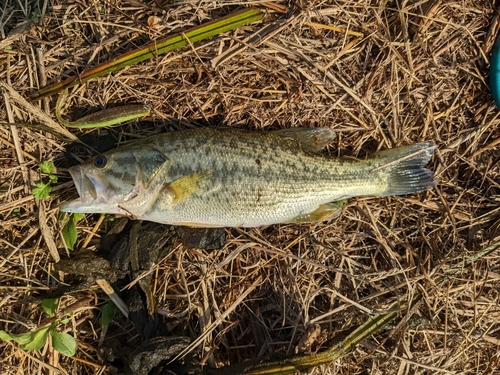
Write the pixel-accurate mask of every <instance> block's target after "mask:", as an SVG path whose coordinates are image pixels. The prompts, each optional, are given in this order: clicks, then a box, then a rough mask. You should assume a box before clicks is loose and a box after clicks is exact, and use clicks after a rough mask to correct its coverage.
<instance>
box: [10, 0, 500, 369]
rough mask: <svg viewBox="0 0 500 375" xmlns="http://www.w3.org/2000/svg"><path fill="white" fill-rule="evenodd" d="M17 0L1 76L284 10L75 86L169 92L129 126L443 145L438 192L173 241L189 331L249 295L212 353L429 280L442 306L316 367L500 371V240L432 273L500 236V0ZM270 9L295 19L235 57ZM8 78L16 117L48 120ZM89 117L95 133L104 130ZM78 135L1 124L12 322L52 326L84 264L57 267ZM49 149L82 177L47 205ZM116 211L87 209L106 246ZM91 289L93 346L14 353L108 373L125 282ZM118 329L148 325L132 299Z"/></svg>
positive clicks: (44, 363)
mask: <svg viewBox="0 0 500 375" xmlns="http://www.w3.org/2000/svg"><path fill="white" fill-rule="evenodd" d="M2 4H3V5H0V7H1V9H0V33H1V35H0V37H1V38H2V41H0V44H1V47H2V49H1V52H0V80H1V81H2V82H3V83H4V84H6V85H7V86H9V87H11V88H12V89H13V90H15V92H17V93H19V94H21V95H23V96H24V97H27V94H28V93H29V91H30V89H33V88H39V87H41V86H43V85H44V83H45V82H46V81H48V82H51V81H57V80H60V79H61V78H65V77H68V76H70V75H74V74H76V73H78V72H82V71H84V70H85V69H87V68H88V67H93V66H96V65H97V64H99V63H101V62H104V61H106V60H108V59H110V58H112V57H113V56H117V55H118V54H120V53H123V52H125V51H128V50H130V49H132V48H134V47H136V46H139V45H141V44H143V43H146V42H148V41H150V40H152V39H155V38H158V37H161V36H163V35H165V34H168V33H174V32H178V31H182V30H185V29H187V28H189V27H193V26H196V25H199V24H200V23H201V22H204V21H208V20H211V19H215V18H218V17H221V16H223V15H225V14H227V13H229V12H231V11H233V10H236V9H240V8H241V7H245V6H250V5H253V6H258V7H261V8H262V9H263V10H265V11H266V12H267V16H266V18H265V19H264V20H263V21H262V22H260V23H257V24H254V25H252V26H247V27H244V28H241V29H239V30H237V31H235V32H230V33H227V34H224V35H222V36H219V37H217V38H213V39H210V40H208V41H204V42H201V43H198V44H196V45H195V46H194V48H195V51H194V50H193V48H190V47H185V48H183V49H181V50H178V51H175V52H173V53H170V54H167V55H165V56H160V57H158V58H155V59H152V60H149V61H146V62H143V63H141V64H138V65H136V66H132V67H128V68H126V69H124V70H122V71H119V72H116V73H113V74H111V75H108V76H106V77H103V78H99V79H95V80H92V81H90V82H88V83H86V84H84V85H81V86H79V87H78V88H77V89H74V90H72V92H71V94H72V96H71V99H70V101H69V103H68V104H67V106H66V110H67V112H69V113H71V114H72V115H73V116H75V117H77V116H81V115H83V114H85V113H86V112H91V111H95V110H96V109H99V108H103V107H105V106H108V105H109V106H111V105H114V104H116V103H133V102H134V103H136V102H140V103H143V102H149V103H151V104H152V106H153V108H154V111H153V113H152V114H151V116H150V117H149V118H147V119H146V122H131V123H129V124H127V125H125V126H122V127H118V128H113V129H109V130H101V132H108V133H109V132H110V133H112V134H115V135H116V136H117V137H119V138H120V140H126V139H131V138H137V137H142V136H145V135H149V134H153V133H158V132H164V131H170V130H177V129H184V128H187V127H191V126H195V127H197V126H207V125H210V126H218V125H225V126H236V127H241V128H247V129H278V128H288V127H319V126H329V127H331V128H333V129H337V130H339V133H338V134H339V137H338V139H337V140H336V141H335V142H334V143H333V144H332V145H331V146H329V148H328V150H327V151H328V152H330V153H331V154H335V155H348V156H355V157H364V156H365V155H367V154H368V153H371V152H373V151H374V150H376V149H378V148H389V147H395V146H398V145H403V144H411V143H415V142H419V141H423V140H431V141H434V142H435V143H436V144H437V146H438V150H437V152H436V154H435V156H434V157H433V159H432V161H431V163H430V168H432V169H433V170H434V171H435V172H436V175H437V177H438V178H439V180H440V184H439V185H438V186H437V187H436V188H435V189H433V190H431V191H428V192H425V193H421V194H418V195H414V196H404V197H390V198H360V199H351V200H350V201H349V204H348V205H347V206H346V207H345V208H344V210H343V213H342V215H341V217H340V218H338V219H335V220H331V221H329V222H328V221H327V222H324V223H320V224H315V225H276V226H271V227H267V228H258V229H244V230H238V229H231V230H228V231H227V234H228V241H227V244H226V246H225V247H224V248H223V249H222V250H217V251H200V250H196V251H195V250H191V249H188V248H185V247H183V246H180V247H179V249H178V250H177V251H176V252H175V253H174V254H173V255H172V256H171V257H170V258H168V259H164V260H162V261H161V262H160V263H159V264H158V265H157V266H156V267H155V269H154V272H155V275H156V284H155V291H156V292H155V297H156V300H157V307H158V309H159V310H160V311H161V312H162V313H163V315H162V318H161V319H162V322H161V323H162V324H164V325H165V326H166V327H168V330H169V331H170V332H171V334H172V335H179V334H184V335H190V336H191V337H192V338H193V339H194V338H196V337H198V336H199V335H200V334H201V331H202V330H204V329H205V328H206V327H207V324H204V323H203V322H200V317H201V315H202V313H203V311H205V310H206V311H208V313H209V314H208V315H209V317H208V319H209V320H211V321H213V320H215V319H217V317H218V316H219V315H220V314H221V313H223V312H225V311H227V309H228V308H229V307H231V308H232V309H233V311H232V312H231V313H230V314H229V315H228V317H227V318H226V319H224V321H223V322H222V323H221V324H219V325H218V326H217V327H216V328H215V330H214V331H213V332H211V333H210V335H209V336H207V339H206V340H205V341H204V342H203V345H202V346H200V347H198V348H196V349H195V351H194V352H193V354H194V355H195V357H198V358H199V359H204V358H205V356H206V355H207V353H209V351H210V350H213V353H212V356H211V357H209V362H210V363H214V364H216V365H218V366H220V365H225V364H228V363H236V362H239V361H242V360H245V359H249V358H254V357H255V356H256V355H258V354H261V355H262V354H269V353H272V352H280V353H288V354H293V353H295V348H296V346H297V345H298V343H299V341H300V339H301V337H303V336H304V334H305V333H306V332H307V331H308V329H309V328H310V327H314V326H315V325H316V324H319V326H320V333H319V336H318V338H317V339H316V340H315V341H314V342H313V344H312V347H311V348H310V349H311V350H312V351H313V352H314V351H317V350H320V349H321V348H325V346H326V345H327V344H326V343H327V341H328V340H330V339H332V338H333V337H334V336H335V335H336V334H338V333H339V332H341V331H343V330H345V329H348V328H351V327H355V326H357V325H359V324H361V323H362V322H364V321H365V320H366V319H367V318H368V317H369V313H372V314H377V313H381V312H384V311H385V310H384V309H385V308H387V306H389V305H390V304H391V303H393V302H395V301H399V300H401V301H403V300H405V299H406V298H408V297H409V296H412V295H414V294H415V293H417V292H422V293H424V296H425V298H424V300H423V302H422V303H421V304H419V305H418V307H417V309H416V310H415V311H414V312H412V314H413V313H416V314H417V315H418V316H420V317H421V318H424V320H425V323H422V324H420V325H413V326H412V325H410V324H407V325H406V326H404V327H403V328H402V329H399V330H398V331H391V329H387V330H383V331H381V332H380V333H377V334H376V335H373V336H371V337H370V338H369V339H368V340H366V341H365V342H363V343H362V344H361V345H358V346H357V347H356V348H355V349H354V350H353V351H352V352H351V353H350V354H348V355H346V356H345V357H343V358H342V359H340V360H337V361H335V362H334V363H332V364H330V365H324V366H321V367H319V368H316V369H314V370H313V371H312V372H311V373H313V374H431V373H433V374H434V373H435V374H494V373H498V372H500V355H499V350H498V349H499V345H500V323H499V322H500V306H499V288H500V271H499V267H500V258H499V256H498V255H499V254H498V251H497V252H493V253H492V254H490V255H488V256H487V257H485V258H483V259H482V260H481V261H479V262H477V263H475V264H474V265H473V266H472V267H469V268H466V269H463V270H462V271H461V272H460V273H459V274H457V275H455V276H454V277H452V278H451V279H450V280H449V282H447V283H444V284H442V285H440V286H439V287H438V288H435V289H433V288H432V285H433V283H432V280H433V278H435V277H437V276H439V275H441V274H443V272H444V270H446V269H447V268H448V267H450V266H451V265H453V264H455V263H456V262H457V261H459V260H461V259H463V258H464V257H465V256H468V255H470V254H472V253H473V252H474V251H477V250H480V249H483V248H485V247H487V246H490V245H492V244H494V243H496V242H498V241H500V225H499V224H500V167H499V163H500V149H499V142H498V137H499V136H500V126H499V124H500V119H499V111H498V109H497V108H496V107H495V105H494V103H493V101H492V98H491V95H490V93H489V89H488V86H487V76H488V56H489V49H490V48H491V44H490V43H487V42H486V40H487V32H488V30H489V27H490V25H491V24H492V22H493V17H494V15H495V9H494V7H493V4H492V1H474V2H472V1H458V0H456V1H454V0H449V1H425V0H423V1H368V0H356V1H354V0H353V1H350V0H340V1H333V0H331V1H316V2H312V1H311V2H308V1H303V2H300V4H297V11H296V12H295V13H294V14H293V15H284V14H282V13H280V10H281V9H285V8H286V7H288V6H292V5H291V4H289V3H286V2H282V1H274V2H269V3H263V2H258V1H233V2H223V1H209V2H208V1H197V2H187V1H171V2H167V1H160V0H158V1H156V2H154V1H153V2H149V3H142V2H141V1H137V0H134V1H132V0H130V1H119V0H109V1H102V0H96V1H88V0H74V1H59V0H54V1H48V0H27V1H21V0H6V1H5V2H3V3H2ZM152 16H155V17H157V18H151V17H152ZM27 20H31V21H30V22H28V23H26V21H27ZM311 23H316V24H317V25H313V24H311ZM269 24H275V25H276V26H277V30H276V31H275V32H273V33H272V34H269V35H267V36H266V37H263V38H258V40H256V41H251V42H250V44H249V45H248V48H246V49H245V50H243V51H240V52H239V53H237V54H235V55H233V56H232V57H231V58H229V59H228V60H227V61H225V62H224V63H222V64H220V65H219V66H214V62H215V61H216V60H214V59H217V58H218V56H220V55H221V54H223V53H224V52H225V51H226V50H227V49H228V48H229V47H231V46H233V45H238V44H241V41H242V40H244V39H245V38H246V37H247V36H249V35H250V34H251V33H253V32H256V31H258V30H261V29H263V28H264V27H265V26H266V25H269ZM17 26H19V28H18V29H14V28H15V27H17ZM329 26H337V27H339V28H342V29H343V30H344V31H342V30H340V31H335V30H331V29H329V28H328V27H329ZM345 30H348V32H345ZM353 32H358V33H362V34H363V36H358V35H359V34H356V33H353ZM5 38H7V39H5ZM6 47H7V48H6ZM3 87H4V89H3V97H2V99H3V100H2V101H1V102H0V119H1V120H2V121H4V122H6V121H7V122H37V121H40V116H38V117H37V115H36V113H34V112H35V111H34V110H29V109H26V107H23V106H22V104H20V103H21V102H20V100H19V98H16V97H15V95H13V93H12V92H11V91H9V90H8V89H7V88H5V87H6V86H3ZM54 104H55V98H54V97H51V98H48V99H47V100H44V101H42V102H38V103H36V106H37V108H39V109H41V110H42V111H45V112H46V113H49V114H51V116H53V107H54ZM72 132H73V133H74V134H75V135H77V136H79V137H80V136H82V135H83V134H84V133H88V132H89V131H79V130H74V131H73V130H72ZM64 145H65V143H64V142H63V141H61V140H59V139H58V138H56V137H54V136H52V135H48V134H47V133H44V132H41V131H37V130H33V129H31V128H27V127H25V126H17V127H10V126H0V166H1V167H0V168H1V169H0V179H1V184H0V217H1V220H2V221H1V228H0V280H1V281H0V329H3V330H6V331H8V332H11V333H20V332H26V331H27V330H29V329H34V328H36V327H37V326H38V325H39V323H40V322H41V321H43V320H44V319H45V318H46V315H45V313H44V312H43V310H42V309H41V308H40V295H41V294H42V293H43V292H44V291H47V290H48V289H49V288H53V287H55V286H57V285H58V283H59V281H63V280H65V275H64V274H57V273H54V267H53V263H54V257H55V256H56V255H55V254H59V256H61V257H63V258H64V257H67V256H68V252H67V250H65V249H64V246H63V245H62V243H61V240H60V237H59V231H60V227H59V222H58V218H59V215H60V214H59V211H58V205H59V203H60V202H62V201H64V200H67V199H69V197H70V196H72V195H74V188H73V187H72V184H71V183H70V182H69V181H70V178H69V175H68V173H67V169H66V168H67V166H68V157H67V154H65V151H64ZM75 153H76V154H78V152H75ZM89 155H90V154H88V153H83V152H81V153H80V154H78V156H80V157H81V158H82V159H85V158H86V157H88V156H89ZM43 160H52V161H54V163H55V164H56V166H57V167H58V177H59V185H61V188H60V189H59V190H57V191H55V192H54V193H52V195H51V198H50V199H48V200H45V201H43V202H40V203H36V202H35V201H34V200H33V197H32V195H31V194H30V190H31V188H32V186H33V185H34V183H35V182H37V181H39V180H40V178H41V177H42V176H41V175H40V173H39V169H38V167H37V164H38V163H39V162H41V161H43ZM98 219H99V215H87V217H86V218H85V219H84V220H82V221H81V222H79V224H78V231H79V242H78V243H77V248H81V247H82V245H83V244H84V242H85V240H86V239H89V241H90V242H89V245H88V247H89V248H91V249H95V246H96V244H98V242H99V237H100V236H102V235H103V234H104V233H106V231H107V230H108V229H109V222H108V221H107V219H106V220H104V221H102V222H98V221H97V220H98ZM96 224H97V225H96ZM235 251H236V252H237V255H236V256H235V253H234V252H235ZM231 254H232V256H234V258H233V259H230V258H229V259H228V257H229V256H230V255H231ZM69 256H71V254H69ZM226 259H228V260H227V262H225V263H226V264H225V265H224V266H222V267H221V266H219V264H220V263H221V262H223V261H224V260H226ZM259 279H260V281H259V282H258V283H257V284H255V282H256V281H257V280H259ZM58 280H59V281H58ZM252 285H253V290H250V291H249V295H248V297H247V298H245V299H244V300H243V301H241V302H240V303H238V304H236V305H233V304H234V302H235V301H236V300H237V298H238V297H239V296H240V295H241V294H242V293H243V292H244V291H248V288H249V287H250V286H252ZM89 296H91V297H93V299H92V302H91V303H90V304H89V305H87V306H84V307H83V308H81V309H80V310H78V311H76V312H75V315H74V316H73V318H72V320H71V322H70V323H69V324H68V325H67V326H66V327H65V330H66V331H67V332H69V333H70V334H72V335H73V336H74V337H75V338H76V339H77V340H78V349H77V353H76V355H75V357H74V358H67V357H64V356H62V355H58V354H57V353H56V352H54V351H53V350H52V348H51V347H50V346H49V345H48V344H47V345H46V346H45V347H44V348H43V349H42V350H40V351H36V352H24V351H22V350H20V349H19V348H18V346H17V344H13V343H10V342H1V343H0V352H1V353H2V355H1V358H0V369H1V371H2V373H4V374H14V373H16V374H17V373H19V374H23V373H32V374H35V373H50V372H52V373H61V374H65V373H69V374H72V373H84V374H94V373H95V374H97V373H99V374H102V373H104V374H105V373H109V370H108V369H107V368H106V367H105V366H104V363H103V361H102V359H101V358H100V357H99V356H98V353H97V350H96V349H97V345H98V340H99V336H100V331H101V328H100V324H99V313H98V309H96V306H101V305H102V304H103V303H104V302H105V301H107V296H106V295H105V294H104V293H102V292H101V291H100V290H99V289H98V288H95V287H94V288H89V289H86V290H82V291H79V292H75V293H72V294H69V295H66V296H64V297H62V299H61V308H64V307H65V306H68V305H70V304H72V303H74V302H76V301H79V300H82V299H85V298H87V297H89ZM407 313H408V311H401V316H402V317H404V316H405V314H407ZM172 314H173V315H172ZM175 314H178V315H175ZM176 316H177V317H176ZM256 332H258V334H256ZM257 336H258V337H260V339H257ZM111 338H120V339H121V340H123V341H127V342H131V343H133V342H134V340H136V339H137V338H136V337H135V336H134V330H133V328H132V326H131V323H129V322H127V321H126V320H125V319H123V318H117V319H116V322H115V323H113V324H112V325H111V327H110V329H109V331H108V334H107V336H106V340H107V339H111ZM49 365H50V366H53V367H49Z"/></svg>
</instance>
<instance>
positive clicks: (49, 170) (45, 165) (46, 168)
mask: <svg viewBox="0 0 500 375" xmlns="http://www.w3.org/2000/svg"><path fill="white" fill-rule="evenodd" d="M38 166H39V167H40V171H41V172H42V173H45V174H47V176H48V177H49V179H48V181H47V182H43V181H40V182H38V183H37V184H36V185H35V187H34V188H33V190H31V193H32V194H33V196H34V197H35V199H36V200H37V201H39V200H40V199H44V198H47V197H48V196H49V194H50V192H51V191H52V185H54V184H55V183H57V176H56V175H54V173H56V167H55V166H54V163H53V162H51V161H47V160H45V161H44V162H42V163H40V164H38Z"/></svg>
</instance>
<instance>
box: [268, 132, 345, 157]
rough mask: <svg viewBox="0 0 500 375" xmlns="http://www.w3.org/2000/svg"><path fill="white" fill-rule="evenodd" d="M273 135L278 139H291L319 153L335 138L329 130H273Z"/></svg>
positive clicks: (333, 133) (335, 135)
mask: <svg viewBox="0 0 500 375" xmlns="http://www.w3.org/2000/svg"><path fill="white" fill-rule="evenodd" d="M274 134H276V135H279V136H280V137H285V138H292V139H294V140H296V141H297V142H299V144H300V146H301V147H303V148H305V149H306V150H309V151H312V152H319V151H321V150H322V149H323V148H324V147H325V146H326V145H327V144H328V143H330V142H331V141H333V140H334V139H335V138H336V137H337V134H335V132H334V131H333V130H332V129H330V128H313V129H304V128H293V129H282V130H275V131H274Z"/></svg>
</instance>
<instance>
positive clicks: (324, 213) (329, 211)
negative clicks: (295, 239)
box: [287, 203, 342, 224]
mask: <svg viewBox="0 0 500 375" xmlns="http://www.w3.org/2000/svg"><path fill="white" fill-rule="evenodd" d="M341 211H342V210H341V208H340V207H339V206H337V205H336V204H335V203H325V204H322V205H320V206H319V207H318V208H317V209H315V210H314V211H313V212H310V213H308V214H304V215H300V216H297V217H295V218H293V219H292V220H290V221H288V222H287V224H302V223H312V222H322V221H325V220H327V219H334V218H336V217H338V216H339V215H340V212H341Z"/></svg>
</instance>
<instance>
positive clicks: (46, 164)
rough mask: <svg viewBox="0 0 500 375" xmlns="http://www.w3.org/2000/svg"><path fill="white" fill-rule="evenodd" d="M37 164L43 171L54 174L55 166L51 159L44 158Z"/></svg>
mask: <svg viewBox="0 0 500 375" xmlns="http://www.w3.org/2000/svg"><path fill="white" fill-rule="evenodd" d="M38 166H39V167H40V170H41V171H42V172H43V173H46V174H54V173H55V172H56V167H55V166H54V163H53V162H51V161H47V160H45V161H43V162H41V163H40V164H38Z"/></svg>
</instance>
